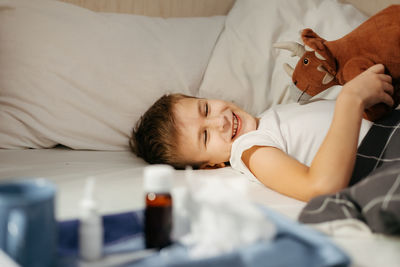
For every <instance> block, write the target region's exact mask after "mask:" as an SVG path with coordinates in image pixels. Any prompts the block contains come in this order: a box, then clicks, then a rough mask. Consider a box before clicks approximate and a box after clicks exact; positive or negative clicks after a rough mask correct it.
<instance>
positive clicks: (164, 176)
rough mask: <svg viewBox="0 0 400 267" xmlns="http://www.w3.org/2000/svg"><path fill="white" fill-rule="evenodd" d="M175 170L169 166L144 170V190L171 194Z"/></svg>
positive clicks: (148, 167) (156, 166)
mask: <svg viewBox="0 0 400 267" xmlns="http://www.w3.org/2000/svg"><path fill="white" fill-rule="evenodd" d="M174 171H175V169H174V168H172V167H171V166H169V165H164V164H156V165H150V166H147V167H145V168H144V181H143V188H144V191H146V192H154V193H169V192H170V190H171V188H172V177H173V174H174Z"/></svg>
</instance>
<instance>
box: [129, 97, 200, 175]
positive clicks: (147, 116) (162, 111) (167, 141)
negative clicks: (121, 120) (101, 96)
mask: <svg viewBox="0 0 400 267" xmlns="http://www.w3.org/2000/svg"><path fill="white" fill-rule="evenodd" d="M183 98H191V96H187V95H183V94H169V95H163V96H162V97H161V98H160V99H158V100H157V101H156V102H155V103H154V104H153V105H152V106H151V107H150V108H149V109H148V110H147V111H146V112H145V113H144V114H143V116H141V117H140V119H139V121H138V122H137V123H136V125H135V127H134V128H133V130H132V136H131V139H130V140H129V145H130V147H131V150H132V151H133V153H135V154H136V155H137V156H139V157H141V158H143V159H144V160H145V161H147V162H148V163H150V164H170V165H172V166H174V167H175V168H177V169H183V168H185V167H186V166H187V165H190V166H192V167H194V168H198V167H199V166H200V164H202V163H195V162H185V161H184V160H182V159H181V157H180V155H179V154H178V149H177V140H178V130H177V127H176V123H175V118H174V105H175V104H176V103H177V102H178V101H179V100H181V99H183Z"/></svg>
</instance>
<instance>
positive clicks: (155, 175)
mask: <svg viewBox="0 0 400 267" xmlns="http://www.w3.org/2000/svg"><path fill="white" fill-rule="evenodd" d="M173 175H174V169H173V168H172V167H171V166H169V165H161V164H160V165H150V166H148V167H146V168H145V169H144V181H143V187H144V191H145V198H146V199H145V201H146V208H145V211H144V232H145V241H146V248H156V249H161V248H163V247H166V246H168V245H170V244H171V234H172V219H173V218H172V196H171V188H172V178H173Z"/></svg>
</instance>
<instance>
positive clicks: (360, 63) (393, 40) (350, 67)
mask: <svg viewBox="0 0 400 267" xmlns="http://www.w3.org/2000/svg"><path fill="white" fill-rule="evenodd" d="M301 38H302V40H303V42H304V44H305V46H303V45H301V44H299V43H296V42H282V43H277V44H275V45H274V46H275V47H276V48H282V49H287V50H290V51H292V56H299V57H300V60H299V61H298V63H297V65H296V68H295V69H293V68H292V67H290V66H289V65H288V64H285V65H284V68H285V70H286V72H287V73H288V74H289V75H290V76H291V77H292V80H293V83H294V84H295V85H296V87H297V88H298V89H300V92H299V96H298V97H297V99H298V101H300V100H307V99H309V98H311V97H312V96H315V95H316V94H318V93H320V92H322V91H324V90H325V89H327V88H329V87H331V86H333V85H343V84H345V83H346V82H348V81H350V80H351V79H353V78H354V77H355V76H357V75H358V74H360V73H361V72H363V71H364V70H366V69H368V68H369V67H371V66H372V65H374V64H378V63H382V64H383V65H384V66H385V71H386V73H387V74H389V75H391V76H392V79H393V86H394V87H395V93H394V95H393V99H394V100H395V105H394V106H393V107H389V106H387V105H385V104H383V103H380V104H377V105H375V106H373V107H371V108H369V109H368V110H366V111H365V113H364V117H365V118H367V119H369V120H371V121H375V120H377V119H378V118H380V117H382V116H383V115H385V114H387V113H389V112H390V111H391V110H393V108H395V107H397V105H398V104H399V101H400V92H399V91H400V89H399V87H400V5H392V6H390V7H388V8H386V9H384V10H382V11H380V12H379V13H377V14H376V15H374V16H372V17H370V18H369V19H368V20H367V21H365V22H364V23H362V24H361V25H360V26H358V27H357V28H356V29H354V30H353V31H352V32H350V33H349V34H347V35H345V36H344V37H342V38H340V39H338V40H335V41H326V40H324V39H323V38H321V37H319V36H318V35H317V34H316V33H315V32H313V31H312V30H311V29H304V30H303V31H302V32H301Z"/></svg>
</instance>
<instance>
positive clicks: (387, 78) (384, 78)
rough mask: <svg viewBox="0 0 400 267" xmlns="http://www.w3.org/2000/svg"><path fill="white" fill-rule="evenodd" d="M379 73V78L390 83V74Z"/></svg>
mask: <svg viewBox="0 0 400 267" xmlns="http://www.w3.org/2000/svg"><path fill="white" fill-rule="evenodd" d="M378 75H379V79H381V80H382V81H385V82H388V83H390V84H391V83H392V76H390V75H387V74H378Z"/></svg>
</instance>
